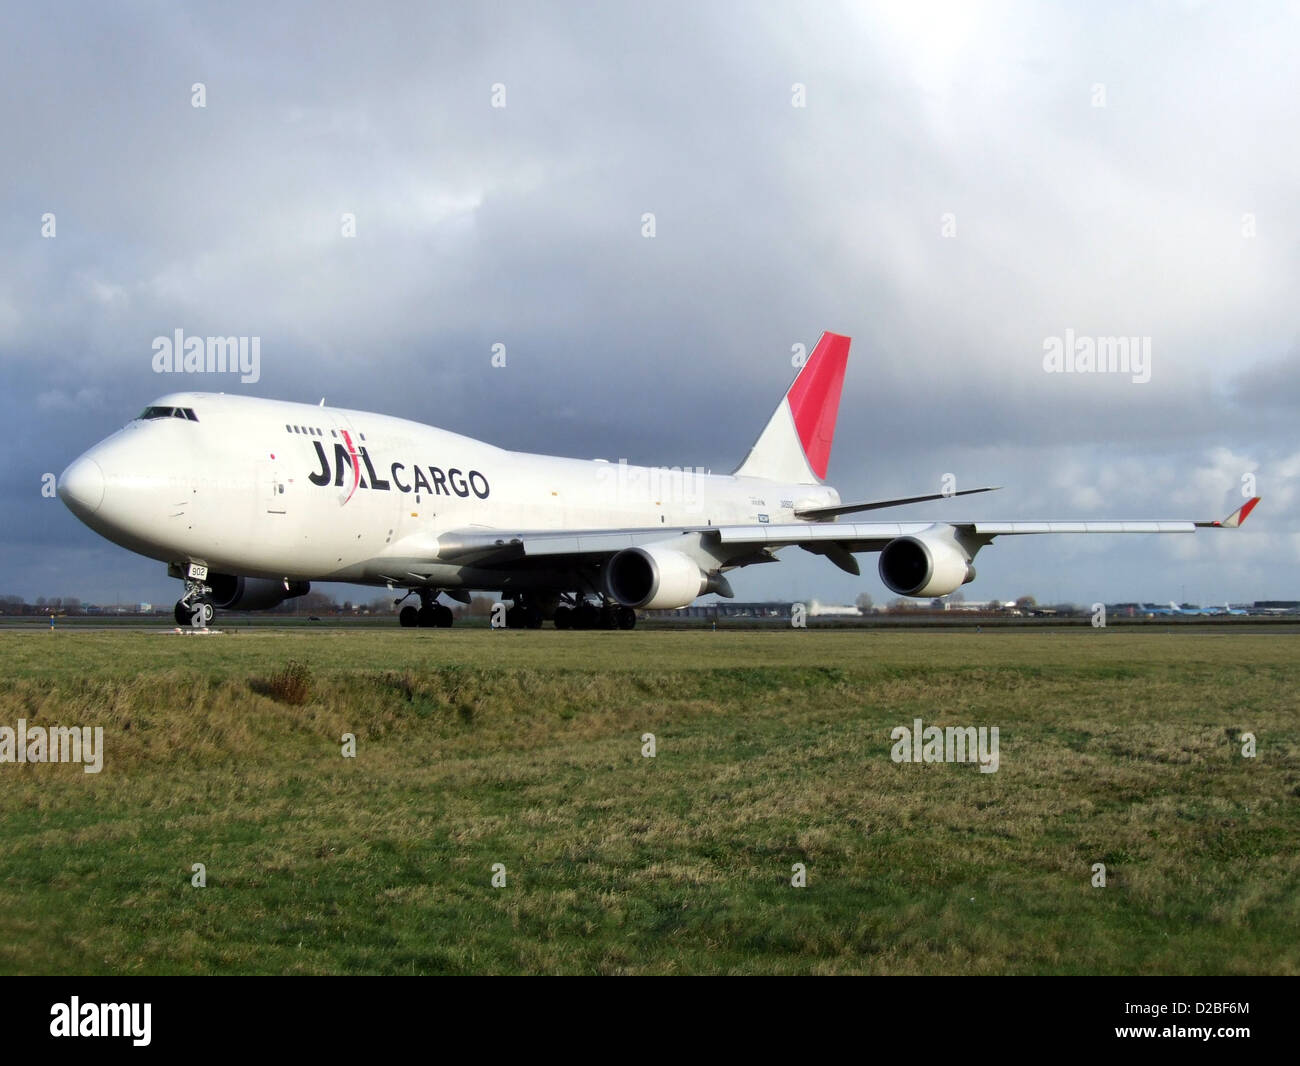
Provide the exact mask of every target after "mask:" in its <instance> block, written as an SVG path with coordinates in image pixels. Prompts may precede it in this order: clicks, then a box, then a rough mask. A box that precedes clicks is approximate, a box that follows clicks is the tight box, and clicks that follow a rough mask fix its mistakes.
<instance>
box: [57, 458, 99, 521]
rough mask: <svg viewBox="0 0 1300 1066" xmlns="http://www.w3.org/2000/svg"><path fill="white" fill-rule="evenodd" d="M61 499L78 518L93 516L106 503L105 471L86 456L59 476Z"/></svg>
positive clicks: (75, 461)
mask: <svg viewBox="0 0 1300 1066" xmlns="http://www.w3.org/2000/svg"><path fill="white" fill-rule="evenodd" d="M58 491H59V499H61V500H62V501H63V502H64V503H65V504H67V507H68V510H69V511H71V512H72V513H73V514H75V515H76V516H77V517H78V518H83V517H85V516H86V515H92V514H94V513H95V512H96V511H98V510H99V505H100V504H101V503H103V502H104V471H103V470H102V469H100V466H99V464H98V463H97V462H95V460H94V459H87V458H86V457H85V456H84V455H83V456H82V457H81V458H80V459H76V460H74V461H73V463H72V465H71V466H69V467H68V469H67V470H65V471H63V473H62V474H61V475H60V476H59V487H58Z"/></svg>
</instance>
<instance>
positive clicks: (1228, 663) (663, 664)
mask: <svg viewBox="0 0 1300 1066" xmlns="http://www.w3.org/2000/svg"><path fill="white" fill-rule="evenodd" d="M1298 651H1300V637H1297V636H1293V635H1290V634H1280V633H1266V634H1251V633H1244V632H1243V633H1231V634H1211V633H1194V632H1138V633H1135V632H1131V631H1130V632H1124V631H1120V630H1112V629H1105V630H1083V631H1076V630H1056V631H1050V632H1041V633H1036V632H1020V631H1016V632H997V633H991V632H985V633H982V634H977V633H975V632H972V631H963V632H943V633H922V632H908V633H896V632H879V631H876V632H853V631H816V630H808V631H791V630H780V631H777V630H767V631H719V632H716V633H714V632H708V631H692V632H634V633H618V632H615V633H603V632H587V633H557V632H554V631H550V630H543V631H540V632H531V631H526V632H513V631H511V632H507V631H503V632H490V631H484V630H456V629H453V630H449V631H442V630H434V631H425V630H415V631H397V630H391V631H383V632H375V631H348V630H331V631H322V632H286V633H280V632H244V633H240V634H238V635H226V636H213V637H203V638H200V637H180V636H172V635H168V634H165V633H161V632H160V633H148V632H131V633H113V632H108V633H99V632H95V633H85V632H83V633H75V632H56V633H0V666H3V674H2V677H3V680H2V681H0V725H3V726H9V727H15V726H16V725H17V721H18V719H19V718H24V719H26V721H27V723H28V725H29V726H31V725H40V724H44V725H46V726H50V725H80V726H96V725H102V726H103V727H104V747H105V756H104V767H103V770H102V772H101V773H99V774H85V773H83V772H82V768H81V767H79V766H75V765H15V764H12V763H0V803H3V822H2V827H0V971H3V972H5V973H247V972H256V973H340V972H348V973H352V972H366V973H479V972H494V973H536V972H559V973H705V972H707V973H719V972H721V973H902V974H918V973H958V974H974V973H980V974H989V973H1016V974H1038V973H1141V974H1167V973H1196V974H1205V973H1287V974H1295V973H1298V972H1300V934H1298V933H1297V930H1300V713H1298V712H1300V696H1298V695H1297V681H1298V680H1300V665H1298V659H1300V656H1298V655H1297V652H1298ZM290 660H296V661H299V662H301V663H303V664H305V666H306V668H307V670H308V672H309V674H310V693H309V695H308V698H307V700H306V702H304V703H302V704H299V705H295V704H293V703H290V702H284V701H283V700H282V699H278V698H277V697H276V696H275V695H274V694H273V693H274V691H275V686H274V681H275V678H276V675H277V674H279V673H280V672H281V671H283V670H284V668H285V666H286V664H287V663H288V662H289V661H290ZM916 717H920V718H922V719H924V722H925V724H926V725H931V724H934V725H940V726H944V725H961V726H966V725H971V726H997V727H998V728H999V730H1000V768H999V770H998V771H997V772H996V773H987V774H985V773H980V772H978V767H977V766H975V765H973V764H911V763H895V762H893V761H892V760H891V758H890V750H891V746H892V744H891V740H890V730H891V729H893V728H894V727H895V726H900V725H905V726H910V725H911V723H912V720H913V719H914V718H916ZM1242 732H1251V733H1253V734H1255V736H1256V738H1257V746H1258V749H1257V750H1258V754H1257V756H1256V757H1255V758H1245V757H1243V756H1242V754H1241V752H1242V743H1243V741H1242V739H1241V737H1240V734H1241V733H1242ZM344 733H353V734H355V736H356V738H357V754H356V758H343V757H342V755H341V738H342V736H343V734H344ZM644 733H653V734H655V738H656V745H657V754H656V755H655V757H654V758H645V757H643V756H642V735H643V734H644ZM1099 862H1100V863H1105V865H1106V869H1107V884H1106V887H1104V888H1095V887H1093V886H1092V883H1091V882H1092V878H1093V872H1092V867H1093V864H1094V863H1099ZM195 863H203V864H205V866H206V871H207V887H205V888H195V887H192V885H191V878H192V876H193V875H192V873H191V869H192V865H193V864H195ZM497 863H501V864H504V867H505V871H506V883H505V886H504V887H493V885H492V876H493V869H492V868H493V865H494V864H497ZM795 863H803V864H804V865H805V867H806V872H807V874H806V875H807V886H806V887H804V888H795V887H792V885H791V878H792V876H793V875H792V867H793V865H794V864H795Z"/></svg>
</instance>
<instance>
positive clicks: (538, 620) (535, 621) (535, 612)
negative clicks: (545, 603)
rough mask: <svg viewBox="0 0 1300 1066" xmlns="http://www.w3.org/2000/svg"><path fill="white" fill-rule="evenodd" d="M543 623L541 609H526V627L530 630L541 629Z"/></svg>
mask: <svg viewBox="0 0 1300 1066" xmlns="http://www.w3.org/2000/svg"><path fill="white" fill-rule="evenodd" d="M542 621H543V619H542V611H541V608H540V607H525V608H524V625H525V626H527V627H528V628H529V629H541V628H542Z"/></svg>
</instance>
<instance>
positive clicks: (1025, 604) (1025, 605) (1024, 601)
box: [1016, 596, 1038, 611]
mask: <svg viewBox="0 0 1300 1066" xmlns="http://www.w3.org/2000/svg"><path fill="white" fill-rule="evenodd" d="M1016 606H1017V607H1019V608H1020V609H1021V610H1022V611H1032V610H1033V609H1034V608H1035V607H1037V606H1038V601H1037V600H1036V599H1034V597H1032V596H1021V597H1020V598H1019V599H1018V600H1016Z"/></svg>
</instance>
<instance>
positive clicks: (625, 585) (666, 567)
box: [605, 545, 731, 608]
mask: <svg viewBox="0 0 1300 1066" xmlns="http://www.w3.org/2000/svg"><path fill="white" fill-rule="evenodd" d="M605 592H606V593H607V594H608V595H609V597H610V599H612V600H615V601H616V602H618V603H620V604H622V605H623V606H624V607H650V608H676V607H685V606H687V605H688V604H690V603H693V602H694V601H695V599H696V597H698V596H702V595H704V594H705V593H706V592H717V593H719V594H720V595H723V596H730V595H731V588H730V586H729V585H728V584H727V579H726V578H724V577H722V576H721V575H720V574H708V573H705V571H703V570H701V569H700V564H699V563H697V562H696V561H695V560H694V559H692V558H691V557H690V556H689V555H684V554H683V553H682V552H679V551H674V550H673V549H671V548H663V547H659V546H657V545H651V546H649V547H645V548H640V547H638V548H624V549H623V550H622V551H621V552H618V553H617V554H616V555H614V556H612V557H611V558H610V560H609V562H608V563H606V564H605Z"/></svg>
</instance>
